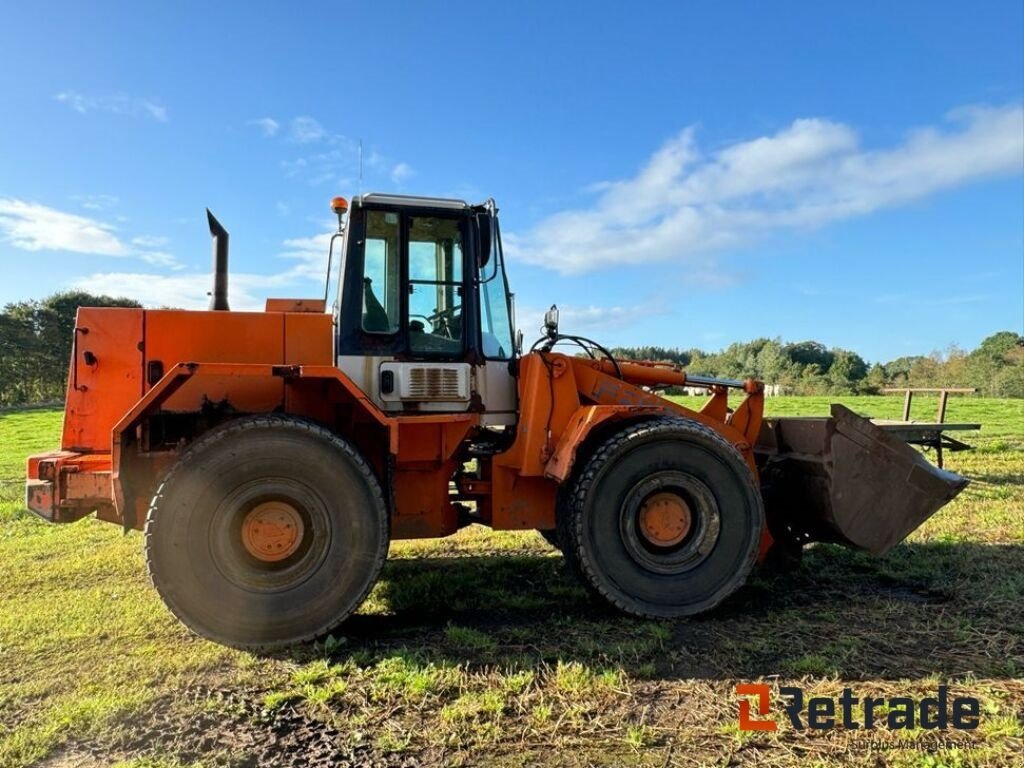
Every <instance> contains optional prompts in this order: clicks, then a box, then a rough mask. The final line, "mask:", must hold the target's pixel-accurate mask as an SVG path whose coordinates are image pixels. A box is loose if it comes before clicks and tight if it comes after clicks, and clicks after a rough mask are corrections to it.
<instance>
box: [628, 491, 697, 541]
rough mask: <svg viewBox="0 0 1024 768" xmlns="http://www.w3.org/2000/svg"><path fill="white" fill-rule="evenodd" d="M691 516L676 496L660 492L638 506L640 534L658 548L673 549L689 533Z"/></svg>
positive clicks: (683, 502)
mask: <svg viewBox="0 0 1024 768" xmlns="http://www.w3.org/2000/svg"><path fill="white" fill-rule="evenodd" d="M692 525H693V516H692V514H691V513H690V507H689V505H688V504H687V503H686V501H685V500H684V499H683V498H682V497H681V496H680V495H678V494H676V493H672V492H670V491H661V492H660V493H655V494H653V495H651V496H650V497H649V498H648V499H647V500H646V501H644V503H643V504H642V505H641V506H640V533H641V534H642V535H643V537H644V538H645V539H647V541H648V542H649V543H651V544H654V545H655V546H658V547H673V546H675V545H676V544H678V543H679V542H681V541H682V540H683V539H685V538H686V534H688V533H689V532H690V528H691V526H692Z"/></svg>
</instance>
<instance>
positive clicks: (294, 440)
mask: <svg viewBox="0 0 1024 768" xmlns="http://www.w3.org/2000/svg"><path fill="white" fill-rule="evenodd" d="M388 538H389V537H388V516H387V509H386V506H385V502H384V496H383V494H382V492H381V488H380V484H379V483H378V482H377V479H376V477H375V476H374V474H373V472H372V470H371V469H370V467H369V465H368V464H367V463H366V461H365V460H364V459H363V458H362V456H360V454H359V453H358V451H357V450H356V449H355V448H353V447H352V446H351V445H350V444H349V443H348V442H346V441H345V440H343V439H341V438H339V437H338V436H337V435H335V434H333V433H332V432H330V431H329V430H327V429H325V428H323V427H320V426H318V425H315V424H311V423H309V422H305V421H302V420H299V419H295V418H290V417H286V416H255V417H249V418H243V419H239V420H237V421H233V422H231V423H229V424H226V425H224V426H222V427H220V428H218V429H215V430H213V431H211V432H209V433H208V434H206V435H204V436H203V437H202V438H200V439H199V440H197V441H196V442H195V443H193V444H192V445H191V446H189V447H188V448H187V449H186V450H185V451H184V452H183V453H182V455H181V457H180V458H179V460H178V461H177V463H176V464H175V465H174V467H173V468H172V470H171V471H170V472H169V473H168V475H167V476H166V478H165V479H164V480H163V482H162V483H161V485H160V487H159V488H158V490H157V492H156V495H155V496H154V497H153V501H152V504H151V506H150V509H149V513H148V514H147V516H146V528H145V552H146V562H147V566H148V568H149V574H150V578H151V579H152V581H153V585H154V586H155V587H156V590H157V592H158V593H159V594H160V597H161V598H162V599H163V601H164V603H166V605H167V607H168V608H169V609H170V610H171V612H172V613H173V614H174V615H175V616H177V617H178V619H180V620H181V621H182V623H184V624H185V625H186V626H188V627H189V629H191V630H192V631H193V632H195V633H196V634H198V635H202V636H203V637H206V638H209V639H211V640H214V641H216V642H218V643H222V644H224V645H230V646H234V647H236V648H244V649H250V650H252V649H258V650H269V649H274V648H280V647H284V646H288V645H292V644H295V643H301V642H305V641H309V640H312V639H314V638H316V637H319V636H322V635H324V634H326V633H328V632H330V631H331V630H332V629H334V628H335V627H337V626H338V625H339V624H340V623H341V622H342V621H344V620H345V619H346V618H347V617H348V616H349V615H350V614H352V612H353V611H355V610H356V608H358V606H359V604H360V603H362V601H363V600H364V599H365V598H366V595H367V594H368V593H369V591H370V589H371V588H372V587H373V585H374V583H375V582H376V580H377V577H378V575H379V574H380V570H381V567H382V566H383V564H384V560H385V558H386V556H387V550H388Z"/></svg>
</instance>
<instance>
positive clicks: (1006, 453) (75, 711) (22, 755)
mask: <svg viewBox="0 0 1024 768" xmlns="http://www.w3.org/2000/svg"><path fill="white" fill-rule="evenodd" d="M837 400H839V401H840V402H844V403H846V404H848V405H850V407H852V408H853V409H854V410H857V411H858V412H861V413H865V414H869V415H872V416H876V417H883V418H898V417H899V415H900V410H901V407H902V402H901V400H900V399H899V398H884V397H858V398H837ZM828 402H830V399H829V398H795V397H794V398H779V399H774V400H770V401H769V405H768V408H769V412H770V413H774V414H808V415H810V414H824V413H827V404H828ZM918 408H919V409H920V412H917V411H915V416H917V417H918V418H921V419H923V420H930V419H931V418H932V416H933V413H934V400H932V401H927V400H922V402H920V403H919V405H918ZM948 420H950V421H980V422H982V423H983V424H984V429H983V431H982V432H981V433H980V434H976V435H967V436H966V439H967V440H968V442H973V443H975V444H976V445H977V450H975V451H973V452H969V453H960V454H953V455H949V456H947V468H949V469H952V470H954V471H957V472H960V473H962V474H965V475H966V476H968V477H969V478H970V479H971V481H972V482H971V485H970V486H969V487H968V489H967V490H966V491H965V492H964V493H963V494H962V495H961V497H960V498H959V499H957V500H956V501H955V502H954V503H953V504H951V505H950V506H949V507H947V508H946V509H944V510H943V511H941V512H940V513H939V514H937V515H936V516H935V517H934V518H933V519H932V520H930V521H929V522H928V523H926V524H925V525H924V526H923V527H922V528H921V529H920V530H919V531H917V532H916V533H915V534H914V535H913V536H912V537H911V538H910V539H909V540H908V542H907V543H905V544H904V545H901V546H900V547H898V548H897V549H896V550H894V551H893V552H891V553H890V554H889V555H888V556H887V557H885V558H883V559H873V558H870V557H868V556H865V555H861V554H857V553H854V552H851V551H848V550H844V549H840V548H837V547H832V546H816V547H813V548H811V549H810V550H809V551H808V552H807V554H806V556H805V558H804V561H803V563H802V565H801V566H800V567H799V568H797V569H796V570H794V571H792V572H789V573H785V574H775V575H772V574H767V573H762V574H758V575H757V576H756V577H755V578H754V579H753V580H752V582H751V583H750V584H749V585H748V586H747V587H746V588H744V589H743V590H741V591H740V592H739V593H737V594H736V595H735V596H733V597H732V598H730V599H729V600H728V601H727V602H726V604H724V605H723V606H721V607H720V608H719V609H717V610H715V611H714V612H713V613H712V614H710V615H707V616H704V617H701V618H699V619H696V620H691V621H678V622H650V621H636V620H633V619H628V618H624V617H621V616H618V615H615V614H613V613H610V612H608V611H607V610H605V609H604V608H602V607H601V606H599V605H596V604H595V603H593V602H592V601H591V600H590V599H589V598H588V596H587V595H586V593H585V592H584V590H583V589H582V588H581V587H580V586H579V585H578V584H577V583H576V582H575V581H574V579H573V578H572V576H571V575H570V574H568V573H567V572H566V570H565V569H564V568H563V564H562V558H561V556H560V555H559V554H558V553H557V552H555V551H554V550H552V549H551V548H550V547H549V546H548V545H547V544H545V543H544V542H543V540H542V539H541V538H540V537H539V536H538V535H537V534H535V533H533V532H528V533H519V534H507V533H506V534H492V533H489V532H487V531H484V530H481V529H476V528H470V529H466V530H463V531H461V532H460V533H459V534H458V535H456V536H454V537H452V538H450V539H447V540H443V541H433V542H402V543H396V544H394V545H393V546H392V551H391V558H390V560H389V562H388V564H387V565H386V567H385V570H384V574H383V578H382V580H381V582H380V583H379V584H378V586H377V587H376V589H375V590H374V592H373V593H372V595H371V597H370V599H369V601H368V602H367V603H366V605H365V606H364V607H363V609H362V610H361V611H360V613H359V615H357V616H356V617H354V618H353V619H352V620H351V621H350V622H349V623H348V624H347V625H346V626H345V628H344V634H342V635H339V636H337V637H332V638H329V639H328V640H327V641H326V642H325V643H324V644H320V645H317V646H307V647H303V648H298V649H295V650H293V651H291V652H289V653H287V654H281V655H277V656H271V657H267V656H256V655H252V654H247V653H241V652H236V651H232V650H227V649H224V648H221V647H219V646H216V645H213V644H211V643H208V642H205V641H203V640H199V639H197V638H195V637H192V636H191V635H190V634H189V633H188V632H187V631H186V630H184V629H183V628H182V627H181V626H180V625H179V624H178V623H177V622H176V621H175V620H174V619H173V618H172V617H171V616H170V614H169V613H168V612H167V611H166V610H165V609H164V608H163V606H162V605H161V603H160V602H159V600H158V598H157V597H156V595H155V593H154V591H153V590H152V588H151V587H150V586H149V584H148V582H147V580H146V576H145V568H144V565H143V561H142V557H141V552H140V536H139V535H138V534H137V533H133V534H130V535H128V536H125V535H123V534H122V533H121V531H120V529H119V528H117V527H116V526H112V525H109V524H105V523H99V522H96V521H93V520H88V521H83V522H80V523H77V524H74V525H70V526H52V525H47V524H44V523H42V522H39V521H37V520H35V519H34V518H32V517H31V516H30V515H29V514H28V513H27V512H25V511H24V509H23V507H22V493H23V490H22V483H23V471H24V469H23V462H24V457H25V456H26V455H27V454H29V453H32V452H36V451H40V450H44V449H48V448H52V447H54V446H55V445H56V444H57V442H58V438H59V429H60V413H59V412H57V411H25V412H20V413H6V414H0V766H22V765H33V764H39V765H43V766H49V767H50V768H54V767H56V766H62V767H64V768H70V767H75V768H92V767H93V766H108V765H121V766H135V767H137V768H141V767H142V766H148V767H151V768H156V767H162V768H170V767H171V766H186V765H187V766H215V765H231V766H264V765H271V766H276V765H282V766H290V765H295V766H300V765H301V766H306V765H325V766H326V765H344V764H350V763H354V764H359V765H362V764H370V765H422V764H445V765H447V764H451V765H498V766H520V765H536V764H551V765H567V766H584V765H645V766H647V765H650V766H671V765H709V766H710V765H714V766H726V765H764V766H769V765H771V766H793V767H794V768H795V767H797V766H801V767H802V766H813V765H833V764H839V765H865V766H921V767H922V768H938V766H956V767H958V768H959V767H961V766H982V765H985V766H988V765H991V766H1009V765H1024V759H1022V757H1021V755H1022V753H1024V713H1022V711H1024V597H1022V595H1024V402H1022V401H1015V402H1014V401H996V400H985V399H973V398H972V399H966V398H965V399H955V400H951V403H950V406H949V413H948ZM740 681H744V682H746V681H764V682H767V683H769V684H770V685H771V686H772V687H776V686H779V685H800V686H802V687H803V688H804V689H805V690H806V691H807V693H808V695H812V694H822V695H838V693H839V692H840V691H841V690H842V688H843V687H844V686H850V687H852V688H853V689H854V693H855V695H858V696H865V695H872V696H887V697H891V696H900V695H903V696H909V695H926V694H929V693H932V692H934V690H935V688H936V686H937V685H938V684H939V683H948V685H949V686H950V690H951V692H957V693H963V694H969V695H973V696H977V697H979V698H980V699H981V701H982V717H981V723H980V727H979V728H978V729H977V730H976V731H970V732H957V731H950V732H947V733H946V734H945V735H942V734H941V733H937V732H935V731H924V730H914V731H911V732H909V733H908V734H906V735H903V736H897V735H896V732H890V731H888V730H887V729H884V728H882V729H879V730H877V731H875V732H873V733H870V734H868V733H865V732H864V731H863V730H861V731H857V730H843V729H838V730H835V731H827V732H824V731H822V732H812V731H803V732H797V731H795V730H794V729H793V728H792V727H790V726H788V725H786V724H783V725H780V727H779V730H777V731H775V732H771V733H767V732H741V731H740V730H739V729H738V727H737V719H736V718H737V699H736V696H735V694H734V688H735V685H736V683H737V682H740Z"/></svg>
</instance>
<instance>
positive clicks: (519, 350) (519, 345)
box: [516, 329, 523, 357]
mask: <svg viewBox="0 0 1024 768" xmlns="http://www.w3.org/2000/svg"><path fill="white" fill-rule="evenodd" d="M522 356H523V332H522V330H519V329H517V330H516V357H522Z"/></svg>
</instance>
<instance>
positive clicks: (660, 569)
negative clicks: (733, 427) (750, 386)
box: [560, 417, 764, 618]
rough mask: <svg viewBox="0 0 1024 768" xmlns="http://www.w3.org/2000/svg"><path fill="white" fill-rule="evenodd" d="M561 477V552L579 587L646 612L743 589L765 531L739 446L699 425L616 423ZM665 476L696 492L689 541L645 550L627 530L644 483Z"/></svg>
mask: <svg viewBox="0 0 1024 768" xmlns="http://www.w3.org/2000/svg"><path fill="white" fill-rule="evenodd" d="M570 483H571V485H569V486H568V488H567V490H568V495H567V502H566V504H565V506H564V508H563V510H562V512H563V514H562V516H561V520H560V522H561V523H562V525H561V531H562V532H563V534H564V535H565V536H566V538H564V539H563V541H565V542H566V549H567V550H571V552H572V554H573V559H574V561H575V562H576V563H577V565H578V568H579V571H580V573H581V574H582V575H583V578H584V581H585V583H586V584H587V586H588V587H589V588H590V589H591V590H592V591H593V592H595V593H597V594H598V595H599V596H601V597H602V598H604V599H605V600H607V601H608V602H609V603H611V604H612V605H613V606H614V607H616V608H618V609H619V610H621V611H624V612H626V613H630V614H633V615H636V616H644V617H653V618H676V617H680V616H691V615H694V614H698V613H703V612H705V611H708V610H710V609H712V608H714V607H715V606H716V605H718V604H719V603H720V602H722V600H724V599H725V598H726V597H728V596H729V595H730V594H732V593H733V592H734V591H736V590H737V589H738V588H739V587H740V586H742V584H743V583H744V582H745V581H746V580H747V577H748V575H749V574H750V571H751V569H752V568H753V566H754V562H755V560H756V559H757V553H758V548H759V544H760V540H761V532H762V530H763V528H764V508H763V504H762V501H761V495H760V493H759V491H758V489H757V487H756V485H755V484H754V477H753V473H752V472H751V471H750V468H749V467H748V466H747V464H746V462H745V461H744V460H743V457H742V456H741V455H740V453H739V452H738V451H737V450H736V449H735V448H734V447H733V446H732V445H731V444H730V443H729V442H728V441H726V440H725V439H724V438H722V437H721V436H720V435H719V434H718V433H717V432H715V431H714V430H712V429H710V428H708V427H706V426H704V425H703V424H700V423H698V422H694V421H691V420H688V419H684V418H679V417H659V418H656V419H652V420H649V421H644V422H641V423H638V424H633V425H631V426H628V427H625V428H624V429H622V430H621V431H619V432H617V433H616V434H614V435H612V436H611V437H609V438H608V439H607V440H606V441H605V442H604V443H602V444H601V445H599V446H598V447H597V448H596V450H595V451H594V452H593V453H592V454H591V455H590V458H589V459H588V460H587V461H586V462H585V464H584V465H583V466H582V467H580V468H579V470H578V471H577V472H576V473H575V475H574V477H573V479H572V480H571V481H570ZM666 483H669V484H674V487H677V488H678V487H683V488H688V489H690V490H692V491H693V492H694V493H696V494H698V495H697V497H696V500H694V499H691V507H692V508H693V509H694V510H695V511H694V512H693V520H694V523H693V526H692V528H691V531H692V533H691V534H689V536H691V538H692V540H690V541H688V540H684V541H683V542H681V543H680V544H678V545H677V549H676V550H672V551H670V550H657V549H656V548H654V549H652V551H654V554H650V553H648V552H647V550H646V549H644V547H646V546H647V545H645V544H643V542H642V540H641V538H640V537H633V536H631V535H630V533H629V531H630V530H631V529H630V526H631V525H633V526H635V525H636V523H634V522H631V521H633V520H634V516H635V511H636V509H637V507H636V504H637V503H638V501H637V500H638V499H641V498H642V495H643V494H644V493H645V492H646V491H645V489H648V488H652V485H653V486H655V487H656V489H660V488H661V486H658V484H666ZM665 487H668V486H667V485H666V486H665ZM650 492H653V491H650ZM648 493H649V492H648ZM698 536H699V538H697V537H698ZM631 541H632V543H631ZM638 552H639V554H637V553H638ZM663 552H666V553H668V554H662V553H663ZM672 558H681V560H680V561H678V562H677V561H674V560H672ZM670 560H671V562H670V563H669V561H670ZM652 563H653V565H652ZM666 563H669V564H666ZM680 563H681V564H680Z"/></svg>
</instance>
